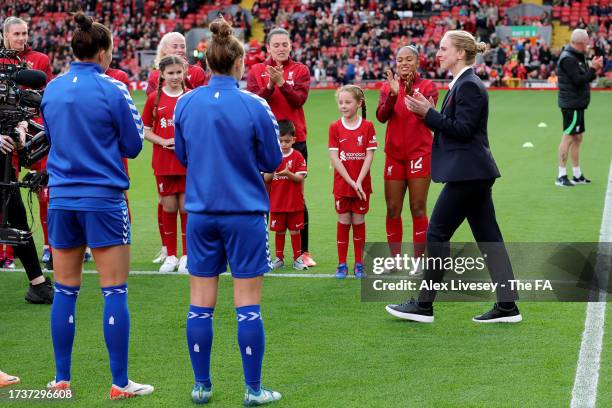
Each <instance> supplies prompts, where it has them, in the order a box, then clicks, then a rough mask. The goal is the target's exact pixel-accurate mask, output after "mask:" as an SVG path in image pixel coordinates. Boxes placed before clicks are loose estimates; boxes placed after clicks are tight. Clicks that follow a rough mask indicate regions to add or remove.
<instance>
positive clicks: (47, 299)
mask: <svg viewBox="0 0 612 408" xmlns="http://www.w3.org/2000/svg"><path fill="white" fill-rule="evenodd" d="M25 300H27V301H28V302H29V303H33V304H36V305H45V304H46V305H50V304H51V303H53V283H52V282H51V279H49V278H48V277H45V281H44V282H43V283H39V284H38V285H32V284H31V283H30V288H29V289H28V292H27V293H26V295H25Z"/></svg>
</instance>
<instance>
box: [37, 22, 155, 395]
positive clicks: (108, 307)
mask: <svg viewBox="0 0 612 408" xmlns="http://www.w3.org/2000/svg"><path fill="white" fill-rule="evenodd" d="M74 21H75V23H76V25H77V27H78V28H77V29H76V30H75V31H74V33H73V36H72V43H71V45H72V51H73V53H74V56H75V57H76V61H75V62H73V63H71V64H70V69H69V71H68V72H66V73H65V74H64V75H61V76H59V77H57V78H56V79H55V80H54V81H51V82H50V83H49V85H48V86H47V90H46V91H45V94H44V97H43V100H42V107H41V110H42V116H43V118H44V122H45V130H46V133H47V138H48V139H49V141H50V143H51V150H50V151H49V159H48V162H47V172H48V173H49V191H50V201H49V213H48V222H49V241H50V243H51V247H52V248H53V258H54V259H53V266H54V271H53V274H54V278H55V297H54V299H53V305H52V306H51V338H52V341H53V351H54V355H55V378H54V379H53V380H52V381H51V382H49V384H48V385H47V387H48V388H49V389H53V390H62V389H68V388H70V380H71V376H70V374H71V360H72V345H73V343H74V337H75V324H76V314H75V311H76V301H77V297H78V295H79V291H80V289H81V279H82V271H83V254H84V253H85V248H86V247H87V246H89V247H90V248H91V249H92V253H93V258H94V260H95V263H96V268H97V270H98V272H99V275H100V286H101V289H102V295H103V297H104V314H103V316H104V317H103V319H104V320H103V331H104V340H105V342H106V347H107V349H108V355H109V360H110V370H111V374H112V381H113V382H112V385H111V387H110V398H111V399H123V398H131V397H135V396H138V395H147V394H151V393H152V392H153V387H152V386H150V385H146V384H138V383H135V382H133V381H131V380H129V378H128V370H127V369H128V344H129V337H130V312H129V310H128V302H127V293H128V288H127V278H128V272H129V270H130V240H131V238H130V221H129V216H128V209H127V205H126V202H125V197H124V194H123V192H124V191H125V190H127V189H128V188H129V184H130V183H129V179H128V177H127V174H126V172H125V168H124V166H123V163H122V161H121V158H122V157H127V158H130V159H133V158H135V157H136V156H137V155H138V154H139V153H140V151H141V150H142V140H143V125H142V120H141V119H140V115H139V114H138V110H137V109H136V106H135V105H134V102H133V101H132V98H131V97H130V93H129V91H128V89H127V87H126V86H125V85H124V84H122V83H121V82H119V81H117V80H114V79H112V78H111V77H109V76H108V75H105V74H104V72H105V71H106V70H107V69H108V66H109V65H110V62H111V59H112V52H113V40H112V35H111V32H110V31H109V29H108V28H106V27H105V26H103V25H102V24H100V23H94V22H93V21H92V20H91V18H89V17H87V16H86V15H85V14H83V13H82V12H79V13H77V14H76V15H75V16H74ZM92 106H93V107H95V109H92ZM85 318H90V316H85Z"/></svg>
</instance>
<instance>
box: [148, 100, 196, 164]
mask: <svg viewBox="0 0 612 408" xmlns="http://www.w3.org/2000/svg"><path fill="white" fill-rule="evenodd" d="M155 97H156V93H152V94H150V95H149V96H148V97H147V102H146V103H145V107H144V110H143V112H142V123H143V124H144V125H145V127H148V128H151V130H152V131H153V133H155V134H156V135H157V136H159V137H162V138H164V139H174V107H175V106H176V101H177V100H178V98H179V97H178V96H169V95H168V94H167V93H166V92H165V91H164V90H162V92H161V95H160V97H159V103H158V104H157V118H156V120H155V123H154V122H153V110H154V106H155ZM152 167H153V173H154V174H155V175H156V176H180V175H184V174H186V171H185V167H183V165H182V164H181V162H179V161H178V159H177V158H176V155H175V154H174V150H172V149H166V148H164V147H162V146H160V145H158V144H154V145H153V159H152Z"/></svg>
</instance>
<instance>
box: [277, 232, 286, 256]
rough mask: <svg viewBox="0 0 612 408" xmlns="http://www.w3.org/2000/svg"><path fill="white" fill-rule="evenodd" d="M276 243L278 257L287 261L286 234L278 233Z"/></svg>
mask: <svg viewBox="0 0 612 408" xmlns="http://www.w3.org/2000/svg"><path fill="white" fill-rule="evenodd" d="M274 242H275V244H276V257H277V258H278V259H281V260H282V259H285V233H284V232H277V233H276V235H275V236H274Z"/></svg>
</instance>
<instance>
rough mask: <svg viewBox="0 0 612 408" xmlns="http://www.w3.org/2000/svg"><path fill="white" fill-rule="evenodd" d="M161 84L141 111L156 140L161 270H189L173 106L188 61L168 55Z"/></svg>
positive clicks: (147, 134) (147, 133)
mask: <svg viewBox="0 0 612 408" xmlns="http://www.w3.org/2000/svg"><path fill="white" fill-rule="evenodd" d="M159 72H160V75H159V83H158V85H159V86H158V87H157V91H156V92H154V93H152V94H150V95H149V96H148V98H147V102H146V103H145V107H144V110H143V112H142V122H143V124H144V126H145V139H147V140H148V141H150V142H151V143H153V158H152V166H153V173H154V174H155V184H156V185H157V193H158V194H159V196H160V197H161V204H162V207H163V212H162V222H163V224H164V235H163V236H162V245H163V246H164V247H165V248H166V249H167V253H166V254H167V257H166V259H165V260H164V262H163V264H162V266H161V267H160V268H159V271H160V272H164V273H168V272H174V271H175V270H177V268H178V272H180V273H187V247H186V244H185V233H186V228H187V213H186V212H185V174H186V170H185V167H183V165H182V164H181V163H180V162H179V161H178V159H177V158H176V155H175V154H174V108H175V106H176V102H177V101H178V98H180V97H181V95H183V94H184V93H185V82H184V80H183V77H184V72H185V62H184V60H183V59H182V58H180V57H178V56H176V55H168V56H166V57H164V58H162V60H161V61H160V62H159ZM178 212H180V216H181V230H182V234H181V235H182V238H183V239H182V242H183V256H182V257H181V258H180V260H179V259H178V258H177V256H176V254H177V250H176V235H177V234H176V232H177V228H176V216H177V213H178Z"/></svg>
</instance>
